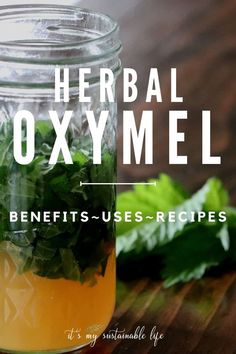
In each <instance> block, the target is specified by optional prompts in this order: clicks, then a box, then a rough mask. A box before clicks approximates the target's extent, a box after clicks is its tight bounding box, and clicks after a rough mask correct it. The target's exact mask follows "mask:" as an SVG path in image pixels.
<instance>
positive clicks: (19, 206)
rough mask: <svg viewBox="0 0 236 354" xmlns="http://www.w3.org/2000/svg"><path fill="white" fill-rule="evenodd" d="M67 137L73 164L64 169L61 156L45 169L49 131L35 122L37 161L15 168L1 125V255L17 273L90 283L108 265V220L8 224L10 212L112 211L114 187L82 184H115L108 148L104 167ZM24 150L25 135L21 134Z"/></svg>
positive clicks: (8, 128) (84, 144) (6, 127)
mask: <svg viewBox="0 0 236 354" xmlns="http://www.w3.org/2000/svg"><path fill="white" fill-rule="evenodd" d="M72 134H73V132H70V131H69V132H68V134H67V142H68V146H69V148H70V152H71V154H72V159H73V164H72V165H66V164H65V163H64V161H63V159H62V157H59V161H58V163H57V164H56V165H49V164H48V162H49V158H50V154H51V151H52V148H53V145H54V142H55V138H56V137H55V133H54V130H53V127H52V125H51V123H50V122H48V121H38V122H36V139H35V142H36V146H35V151H36V154H35V158H34V160H33V161H32V163H30V164H29V165H26V166H22V165H19V164H17V163H16V161H15V160H14V157H13V141H12V137H13V127H12V122H10V121H9V122H4V123H2V124H1V126H0V253H1V252H3V253H8V254H9V255H10V256H11V257H13V258H14V260H15V263H16V264H17V267H18V271H19V272H20V273H22V272H27V271H33V272H34V273H35V274H37V275H39V276H42V277H48V278H62V277H63V278H66V279H71V280H76V281H80V282H82V283H83V282H85V281H89V282H90V283H94V282H95V280H96V276H97V275H104V273H105V269H106V262H107V260H108V257H109V256H110V254H111V252H112V247H113V246H114V242H115V239H114V228H113V223H112V221H111V222H110V223H105V222H103V221H102V220H101V219H100V220H95V219H93V220H92V219H91V220H90V221H89V222H87V223H82V222H81V221H80V219H79V218H78V221H76V222H72V219H70V218H69V220H68V221H67V222H63V221H62V220H61V219H60V220H57V221H56V222H51V223H44V222H22V221H21V220H20V219H18V221H16V222H10V221H9V213H10V212H11V211H14V212H17V213H20V212H22V211H24V212H28V213H32V212H34V213H36V214H37V213H38V212H40V213H43V212H44V211H47V212H54V211H58V212H61V213H62V212H64V211H67V212H68V213H69V212H70V211H73V212H74V211H76V212H78V215H79V213H80V212H82V211H87V212H88V213H89V215H97V214H99V213H100V211H101V210H104V211H108V210H109V211H114V208H115V190H114V187H113V186H106V187H101V188H99V189H98V188H95V187H94V186H92V185H91V186H87V185H86V186H82V185H81V184H80V182H81V181H83V182H92V183H94V182H100V181H107V182H113V180H114V167H115V158H114V154H113V153H112V152H110V151H109V150H108V149H107V148H106V147H104V151H103V153H102V164H101V165H93V163H92V151H91V150H92V149H91V147H90V145H91V144H88V141H87V140H86V139H87V138H86V137H84V138H81V140H80V141H79V140H78V139H76V138H74V137H73V136H72ZM22 140H23V143H22V145H23V146H22V147H23V150H24V148H25V144H26V143H25V132H24V129H23V131H22Z"/></svg>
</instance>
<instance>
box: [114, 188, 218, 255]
mask: <svg viewBox="0 0 236 354" xmlns="http://www.w3.org/2000/svg"><path fill="white" fill-rule="evenodd" d="M210 186H211V185H210V184H209V183H206V184H205V185H204V186H203V187H202V188H201V189H200V190H199V191H198V192H197V193H195V194H194V195H193V196H192V198H190V199H187V200H185V201H184V202H183V203H182V204H180V205H179V206H177V207H176V208H174V209H173V211H175V213H176V215H178V214H179V213H180V212H182V211H185V212H186V213H187V215H188V217H187V218H186V221H185V222H181V221H176V222H175V223H173V222H169V221H166V222H159V223H157V222H156V221H152V222H151V223H149V224H144V225H141V226H139V227H136V228H134V229H132V230H130V231H128V232H127V233H125V234H124V235H121V236H118V237H117V256H118V260H119V257H120V258H121V257H122V258H127V257H132V256H135V257H138V256H139V255H140V256H143V254H144V253H149V252H154V251H155V250H156V248H157V247H160V246H163V245H164V244H166V243H168V242H170V241H171V240H173V238H175V237H177V236H179V235H180V234H181V231H182V230H183V229H184V227H185V226H186V225H187V224H188V223H190V222H191V219H192V212H199V211H201V210H202V209H203V206H204V204H205V202H206V199H207V196H208V193H209V191H210Z"/></svg>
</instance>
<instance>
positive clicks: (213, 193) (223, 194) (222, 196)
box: [204, 178, 229, 211]
mask: <svg viewBox="0 0 236 354" xmlns="http://www.w3.org/2000/svg"><path fill="white" fill-rule="evenodd" d="M208 184H209V193H208V195H207V198H206V201H205V205H204V210H206V211H221V210H222V209H224V208H225V207H226V206H227V205H228V203H229V194H228V192H227V191H226V189H225V188H224V186H223V184H222V182H221V181H220V180H219V179H218V178H211V179H209V180H208Z"/></svg>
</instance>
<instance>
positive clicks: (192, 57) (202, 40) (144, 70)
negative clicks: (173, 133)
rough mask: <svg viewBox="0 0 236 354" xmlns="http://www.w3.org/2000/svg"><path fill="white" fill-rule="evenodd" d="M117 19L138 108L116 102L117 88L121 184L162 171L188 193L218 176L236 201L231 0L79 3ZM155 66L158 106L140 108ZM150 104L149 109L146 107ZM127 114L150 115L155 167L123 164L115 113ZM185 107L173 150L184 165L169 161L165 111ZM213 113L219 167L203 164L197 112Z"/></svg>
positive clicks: (235, 25) (235, 12)
mask: <svg viewBox="0 0 236 354" xmlns="http://www.w3.org/2000/svg"><path fill="white" fill-rule="evenodd" d="M77 3H78V4H79V5H80V6H82V7H87V8H93V9H96V10H99V11H102V12H105V13H107V14H109V15H111V16H112V17H113V18H115V19H116V20H118V22H119V24H120V30H121V39H122V42H123V46H124V49H123V53H122V56H121V57H122V64H123V67H132V68H134V69H135V70H137V72H138V75H139V84H138V86H139V98H138V100H137V102H136V103H133V104H123V103H122V84H121V83H122V82H121V81H122V80H121V79H120V80H119V83H118V98H119V111H120V118H119V120H120V124H119V145H118V146H119V180H120V181H121V182H133V181H139V180H143V179H145V178H147V177H153V176H156V175H157V174H158V173H159V172H167V173H169V174H170V175H171V176H172V177H174V178H177V179H178V180H180V181H181V182H183V183H184V184H185V185H186V187H188V188H189V189H191V190H194V189H196V188H198V187H199V186H200V185H201V184H202V183H204V181H205V180H206V179H207V178H208V177H211V176H213V175H216V176H218V177H220V178H222V179H223V181H224V182H225V184H226V186H227V187H228V188H229V189H230V192H231V199H232V201H233V202H236V183H235V178H234V174H235V171H236V167H235V166H236V163H235V151H236V139H235V138H234V131H235V129H236V117H235V108H236V104H235V94H236V70H235V69H236V65H235V64H236V22H235V16H236V1H235V0H224V1H222V0H198V1H196V0H129V1H125V0H119V1H117V0H84V1H80V2H77ZM151 67H158V69H159V73H160V80H161V85H162V86H161V88H162V95H163V103H161V104H156V103H155V102H153V103H152V104H151V105H150V104H145V94H146V89H147V80H148V73H149V70H150V68H151ZM171 67H176V68H177V70H178V91H179V95H181V96H183V97H184V103H178V104H171V103H170V68H171ZM150 107H151V108H150ZM123 109H133V110H134V111H135V113H136V116H137V120H139V118H140V117H141V112H142V110H144V109H153V110H154V112H155V132H154V134H155V148H154V149H155V164H154V165H153V166H145V165H142V166H136V165H133V166H124V165H122V144H121V142H122V127H121V112H122V110H123ZM170 109H187V110H188V115H189V118H188V120H187V121H186V122H184V123H183V124H181V125H180V128H181V129H184V131H185V132H186V142H185V143H182V144H180V145H179V146H180V148H179V152H180V153H181V154H184V155H185V154H187V155H188V158H189V164H188V166H170V165H169V162H168V144H169V142H168V112H169V110H170ZM202 110H211V111H212V151H213V154H217V155H222V165H221V166H202V164H201V111H202Z"/></svg>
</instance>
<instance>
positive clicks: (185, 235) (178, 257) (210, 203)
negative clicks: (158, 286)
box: [117, 174, 236, 286]
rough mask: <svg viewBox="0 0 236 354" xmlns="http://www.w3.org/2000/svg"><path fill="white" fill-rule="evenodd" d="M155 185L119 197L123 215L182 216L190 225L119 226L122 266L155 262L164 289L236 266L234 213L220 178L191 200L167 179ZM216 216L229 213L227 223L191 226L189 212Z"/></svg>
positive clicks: (211, 180) (119, 259) (120, 260)
mask: <svg viewBox="0 0 236 354" xmlns="http://www.w3.org/2000/svg"><path fill="white" fill-rule="evenodd" d="M153 181H155V182H156V183H157V186H156V187H155V186H149V185H148V186H138V187H135V189H134V190H133V191H129V192H125V193H122V194H120V196H119V197H118V202H117V209H118V210H119V211H120V212H121V213H124V212H125V211H126V210H131V211H132V212H136V211H142V213H143V214H144V215H155V213H156V212H157V211H162V212H164V213H167V212H168V211H174V212H175V214H176V215H178V214H179V213H180V212H183V211H184V212H185V213H186V215H187V218H186V221H184V222H183V221H182V222H181V221H179V220H176V222H170V221H168V220H165V221H159V222H156V221H150V220H149V219H146V218H143V223H141V224H137V223H135V222H133V223H125V222H121V223H120V224H118V227H117V259H118V265H124V264H126V263H130V262H133V261H135V262H137V261H139V260H140V261H144V260H145V259H147V258H148V257H156V259H157V260H159V264H161V266H159V267H158V270H157V273H159V274H160V275H161V276H162V277H163V279H164V280H165V282H164V284H165V286H171V285H173V284H175V283H178V282H187V281H190V280H192V279H199V278H201V277H202V276H203V275H204V274H205V272H206V271H207V270H209V269H211V268H213V267H216V266H221V265H224V264H226V263H227V264H228V263H230V264H232V263H233V262H235V260H236V255H235V253H236V248H235V247H234V245H236V243H235V232H236V209H234V208H229V207H228V202H229V197H228V193H227V191H226V190H225V188H224V187H223V184H222V183H221V181H220V180H219V179H217V178H211V179H209V180H208V181H207V182H206V183H205V185H204V186H203V187H202V188H201V189H200V190H199V191H197V192H196V193H195V194H193V195H192V196H190V195H189V194H188V193H187V192H186V191H185V190H184V189H183V187H182V186H180V185H179V184H177V183H176V182H175V181H173V180H172V179H171V178H170V177H168V176H166V175H164V174H162V175H161V176H160V178H159V179H157V180H152V181H151V182H153ZM212 211H214V212H215V213H216V215H218V214H219V213H220V212H222V211H225V213H226V215H227V221H225V222H220V221H219V220H217V221H215V222H209V221H207V219H206V218H205V219H203V220H201V221H200V222H199V221H195V222H193V221H192V218H191V213H193V212H195V213H199V212H205V213H206V214H207V213H208V212H212Z"/></svg>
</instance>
